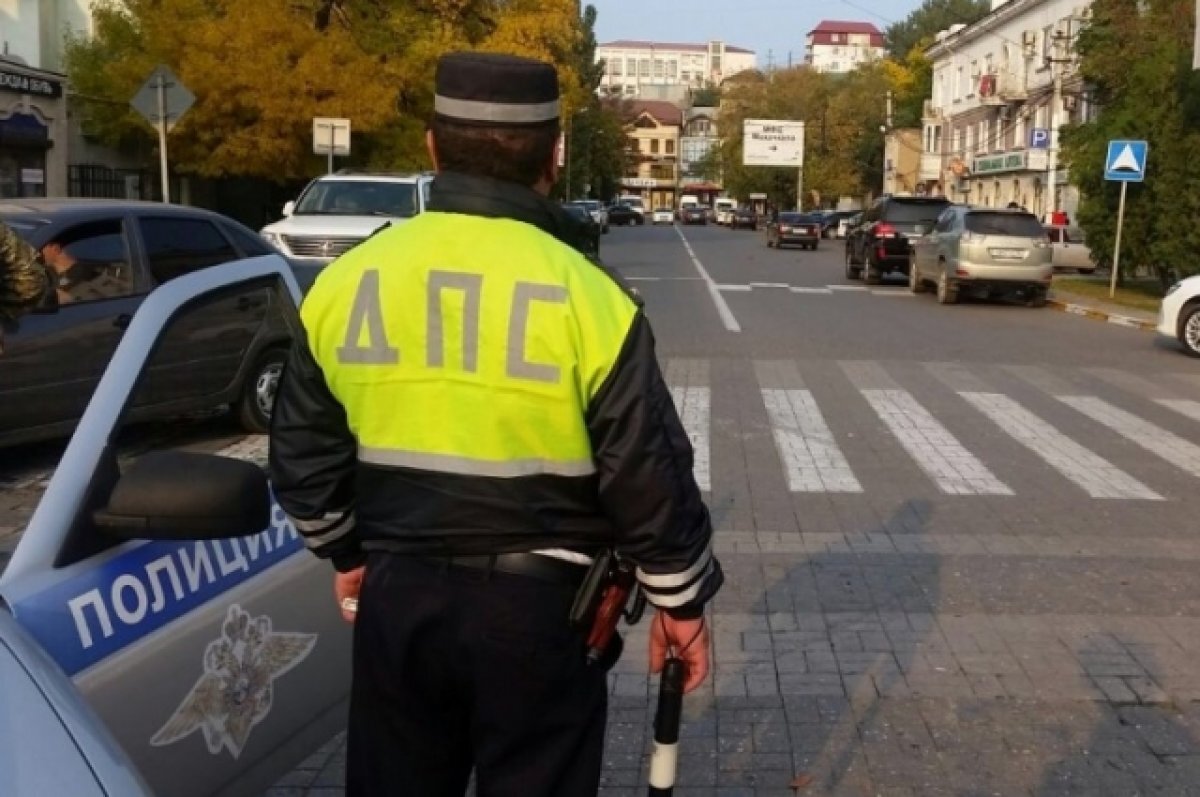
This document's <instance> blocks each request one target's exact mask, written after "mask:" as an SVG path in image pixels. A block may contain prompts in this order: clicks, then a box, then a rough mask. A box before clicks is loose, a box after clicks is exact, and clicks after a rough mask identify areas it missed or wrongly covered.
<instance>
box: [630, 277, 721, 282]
mask: <svg viewBox="0 0 1200 797" xmlns="http://www.w3.org/2000/svg"><path fill="white" fill-rule="evenodd" d="M625 279H627V280H629V281H630V282H702V281H703V280H702V279H701V278H700V277H626V278H625Z"/></svg>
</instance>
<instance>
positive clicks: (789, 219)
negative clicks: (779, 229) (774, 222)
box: [779, 213, 806, 224]
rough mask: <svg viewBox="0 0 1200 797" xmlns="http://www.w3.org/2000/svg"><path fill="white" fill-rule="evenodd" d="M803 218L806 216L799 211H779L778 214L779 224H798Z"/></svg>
mask: <svg viewBox="0 0 1200 797" xmlns="http://www.w3.org/2000/svg"><path fill="white" fill-rule="evenodd" d="M805 220H806V217H805V216H802V215H801V214H799V213H780V214H779V223H780V224H799V223H800V222H802V221H805Z"/></svg>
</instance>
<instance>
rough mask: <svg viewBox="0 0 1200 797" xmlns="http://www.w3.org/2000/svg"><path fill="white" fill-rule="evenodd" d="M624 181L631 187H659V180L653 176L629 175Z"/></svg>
mask: <svg viewBox="0 0 1200 797" xmlns="http://www.w3.org/2000/svg"><path fill="white" fill-rule="evenodd" d="M622 182H624V183H625V185H627V186H629V187H630V188H658V180H656V179H655V178H653V177H627V178H625V180H623V181H622Z"/></svg>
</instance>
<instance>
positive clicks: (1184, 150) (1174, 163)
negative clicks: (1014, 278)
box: [1063, 0, 1200, 287]
mask: <svg viewBox="0 0 1200 797" xmlns="http://www.w3.org/2000/svg"><path fill="white" fill-rule="evenodd" d="M1194 32H1195V18H1194V7H1193V3H1192V0H1095V2H1094V3H1093V5H1092V19H1091V22H1090V23H1089V25H1088V26H1087V27H1086V28H1085V29H1084V30H1083V31H1082V33H1081V34H1080V36H1079V41H1078V50H1079V52H1080V55H1081V63H1080V70H1081V72H1082V76H1083V78H1084V81H1085V82H1086V84H1087V85H1088V86H1090V87H1091V90H1092V97H1093V99H1094V101H1095V102H1096V103H1098V104H1099V105H1100V111H1099V113H1098V115H1097V116H1096V118H1095V119H1094V120H1093V121H1090V122H1088V123H1085V124H1082V125H1078V126H1076V127H1074V128H1070V129H1067V130H1066V131H1065V133H1064V141H1063V145H1064V152H1063V155H1064V159H1065V160H1066V161H1067V162H1068V163H1069V165H1070V169H1071V179H1072V181H1073V182H1075V184H1076V185H1078V187H1079V190H1080V193H1081V195H1082V201H1081V203H1080V207H1079V219H1078V221H1079V223H1080V224H1081V225H1082V226H1083V228H1084V229H1085V231H1086V232H1087V234H1088V241H1089V244H1090V247H1091V249H1092V252H1093V254H1095V255H1096V256H1098V258H1099V259H1100V260H1101V262H1108V261H1110V260H1111V253H1112V251H1113V243H1114V239H1115V233H1116V217H1117V203H1118V195H1119V186H1118V185H1117V184H1116V183H1108V182H1106V181H1105V180H1104V179H1103V171H1104V159H1105V157H1106V154H1107V145H1108V141H1109V140H1110V139H1121V138H1129V139H1145V140H1147V141H1148V142H1149V146H1150V153H1149V165H1148V168H1147V171H1146V182H1145V183H1141V184H1133V185H1130V186H1129V188H1128V194H1127V199H1126V207H1125V223H1124V229H1123V232H1122V238H1121V266H1122V271H1123V272H1125V273H1126V274H1128V273H1129V271H1130V270H1132V269H1133V268H1137V267H1146V268H1150V269H1153V270H1154V272H1155V273H1156V274H1157V275H1158V276H1159V278H1160V279H1161V280H1162V281H1163V284H1164V287H1165V286H1166V284H1167V283H1169V282H1170V280H1171V279H1172V278H1173V275H1175V274H1179V275H1187V274H1195V273H1200V262H1198V261H1197V260H1196V257H1195V253H1196V251H1197V250H1198V249H1200V225H1197V224H1196V219H1198V218H1200V158H1197V153H1200V126H1198V125H1197V120H1196V117H1195V116H1194V114H1195V113H1196V109H1197V108H1200V80H1198V79H1197V76H1196V74H1195V73H1194V72H1193V71H1192V68H1191V54H1192V41H1193V39H1192V37H1193V35H1194Z"/></svg>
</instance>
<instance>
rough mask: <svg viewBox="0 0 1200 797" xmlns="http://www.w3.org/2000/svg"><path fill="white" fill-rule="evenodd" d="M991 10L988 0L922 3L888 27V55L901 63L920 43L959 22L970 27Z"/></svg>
mask: <svg viewBox="0 0 1200 797" xmlns="http://www.w3.org/2000/svg"><path fill="white" fill-rule="evenodd" d="M990 8H991V3H989V2H988V0H925V2H923V3H921V5H920V6H919V7H918V8H917V9H916V10H915V11H913V12H912V13H911V14H909V15H908V16H907V17H905V18H904V19H903V20H901V21H900V22H897V23H895V24H893V25H889V26H888V28H887V31H885V33H886V34H887V47H888V53H889V54H890V55H891V57H892V58H894V59H896V60H897V61H903V60H904V59H905V58H907V57H908V54H909V53H911V52H912V51H913V49H914V48H915V47H917V46H918V45H920V44H921V43H922V42H925V41H932V40H933V37H934V36H935V35H936V34H937V32H938V31H940V30H945V29H946V28H949V27H950V26H951V25H956V24H960V23H961V24H963V25H970V24H971V23H972V22H975V21H976V20H978V19H981V18H982V17H983V16H984V15H985V14H987V13H988V10H989V9H990Z"/></svg>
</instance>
